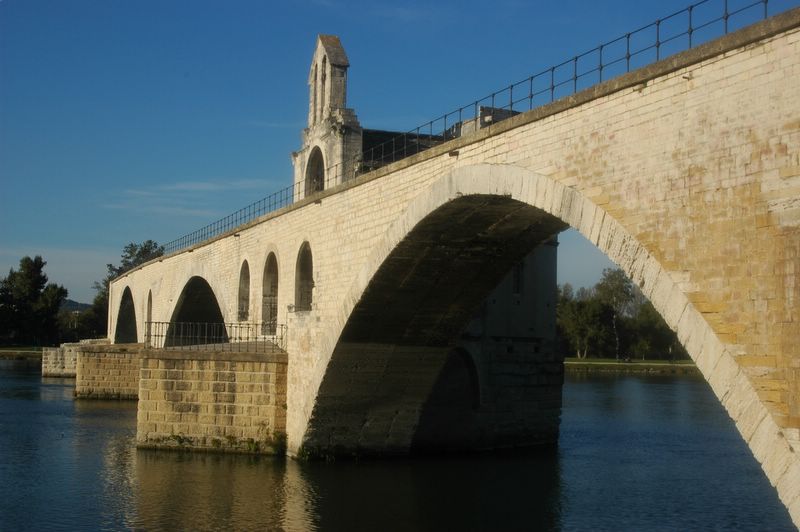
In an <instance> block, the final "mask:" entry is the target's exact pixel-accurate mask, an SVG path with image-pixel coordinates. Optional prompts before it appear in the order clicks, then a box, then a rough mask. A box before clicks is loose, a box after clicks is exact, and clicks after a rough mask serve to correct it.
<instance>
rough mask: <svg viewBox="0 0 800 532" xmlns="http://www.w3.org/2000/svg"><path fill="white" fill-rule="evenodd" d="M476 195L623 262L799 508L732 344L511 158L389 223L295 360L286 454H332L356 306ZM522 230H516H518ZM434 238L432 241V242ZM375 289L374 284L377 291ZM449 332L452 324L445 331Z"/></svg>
mask: <svg viewBox="0 0 800 532" xmlns="http://www.w3.org/2000/svg"><path fill="white" fill-rule="evenodd" d="M470 198H473V199H475V200H476V201H481V199H482V198H483V199H485V201H486V204H487V205H489V206H499V207H502V208H500V211H499V212H500V213H501V214H502V216H511V219H509V220H507V221H508V222H509V223H514V221H515V220H514V215H513V213H512V211H515V210H517V211H519V213H520V214H521V215H523V216H520V217H519V219H520V220H521V219H524V218H525V216H524V214H525V213H526V212H527V213H532V212H540V213H543V214H544V215H546V216H545V217H543V218H541V220H542V223H553V220H555V221H557V222H559V223H560V224H563V226H564V227H565V226H567V225H568V226H572V227H574V228H576V229H577V230H578V231H580V232H581V233H582V234H583V235H584V236H585V237H586V238H587V239H588V240H589V241H590V242H592V243H593V244H594V245H596V246H597V247H598V248H599V249H600V250H601V251H603V252H604V253H605V254H606V255H607V256H608V257H609V258H610V259H611V260H613V261H614V262H615V263H617V264H618V265H619V266H620V267H621V268H622V269H623V271H625V272H626V274H627V275H628V276H629V277H630V278H631V279H632V280H633V282H635V283H636V284H637V285H638V286H639V287H640V288H641V289H642V292H643V293H644V294H645V296H647V297H648V299H649V300H650V301H651V302H652V303H653V305H654V306H655V308H656V309H657V310H658V312H659V313H660V314H661V315H662V316H663V317H664V319H665V321H666V322H667V324H668V325H669V326H670V327H671V328H672V329H673V330H674V331H676V333H677V335H678V338H679V340H680V341H681V343H682V344H683V345H684V347H685V348H686V350H687V351H688V353H689V354H690V356H691V357H692V359H693V360H694V361H695V363H696V364H697V366H698V368H699V369H700V372H701V373H702V375H703V376H704V377H705V379H706V380H707V381H708V383H709V384H710V386H711V388H712V390H713V392H714V393H715V394H716V396H717V397H718V398H719V400H720V402H721V403H722V404H723V406H724V407H725V408H726V410H727V411H728V413H729V415H730V416H731V418H732V419H733V420H734V421H735V423H736V426H737V429H738V430H739V432H740V434H741V435H742V437H743V438H744V439H745V441H746V442H747V443H748V445H749V446H750V449H751V450H752V452H753V454H754V456H755V458H756V459H757V460H758V461H759V462H760V463H761V464H762V467H763V469H764V471H765V473H766V475H767V477H768V478H769V479H770V481H771V482H772V484H773V485H775V486H776V487H777V490H778V493H779V496H780V497H781V499H782V500H783V502H784V503H785V504H786V505H787V506H788V507H789V508H790V511H791V509H792V508H793V507H795V506H797V504H798V501H800V486H798V483H797V482H796V480H797V478H800V463H799V462H798V460H797V458H796V456H795V453H793V451H792V448H791V445H790V443H789V441H788V440H787V438H786V435H785V434H784V433H783V431H782V430H781V428H780V427H779V425H778V424H777V423H776V422H775V420H774V419H773V417H772V415H771V414H770V412H769V411H768V410H767V408H766V406H765V405H764V404H763V403H762V402H761V401H760V399H759V397H758V395H757V393H756V390H755V388H754V387H753V385H752V383H751V381H750V379H749V378H748V376H747V374H746V373H745V372H744V371H743V369H742V368H741V367H740V366H739V365H738V364H737V362H736V360H735V359H734V356H733V354H732V353H731V351H730V349H729V347H728V346H727V345H725V344H724V343H723V342H722V341H720V339H719V337H718V336H717V334H716V333H715V331H714V329H713V328H712V327H711V325H710V324H709V323H708V322H707V321H706V319H705V318H704V316H703V314H702V313H701V312H700V311H698V310H697V309H696V308H695V307H694V305H693V304H692V303H691V302H690V301H689V299H688V297H687V295H686V294H685V293H684V292H683V291H682V289H681V286H680V285H679V284H678V283H677V282H676V281H675V280H674V279H673V278H672V277H671V275H670V273H669V272H668V271H667V270H666V269H665V268H663V267H662V265H661V264H659V262H658V260H656V258H655V257H654V256H653V255H652V254H651V253H650V252H649V251H648V250H647V248H646V247H645V246H644V245H643V244H642V243H641V242H639V241H637V239H636V238H635V237H634V236H633V235H632V234H631V233H630V232H629V231H628V230H626V228H625V227H623V226H622V225H621V224H620V223H619V222H618V221H617V220H616V219H615V218H614V217H613V216H612V215H611V214H610V213H609V212H606V211H605V210H604V209H603V207H602V206H600V205H597V204H595V203H594V202H592V201H591V200H589V199H588V198H587V197H586V196H584V195H583V194H582V193H581V192H579V191H578V190H576V189H574V188H570V187H568V186H565V185H563V184H562V183H559V182H557V181H555V180H553V179H551V178H549V177H546V176H543V175H540V174H537V173H535V172H532V171H530V170H527V169H524V168H520V167H515V166H507V165H490V164H479V165H474V166H465V167H460V168H456V169H454V170H452V171H450V172H448V173H447V174H445V175H443V176H442V177H441V178H439V179H437V180H435V181H434V182H433V183H432V184H431V185H430V186H428V187H427V188H425V189H424V190H421V191H420V193H419V195H418V196H417V197H416V199H415V200H413V201H412V202H411V203H410V204H409V205H408V207H407V208H406V209H405V211H404V213H403V214H402V215H401V216H400V217H399V218H398V219H396V220H395V222H393V223H392V224H391V225H390V226H389V228H388V230H387V231H386V233H385V235H384V237H383V238H382V240H381V241H380V242H379V243H378V244H377V245H376V246H375V247H374V248H373V250H372V253H371V255H370V256H369V257H368V258H367V260H366V261H365V262H364V263H363V266H362V267H361V268H360V271H359V273H358V275H357V276H356V277H355V280H354V282H353V284H352V285H351V287H350V289H349V291H348V295H347V296H346V297H345V298H344V299H343V302H342V304H341V307H340V310H339V312H338V313H337V315H336V316H335V323H334V324H332V325H331V327H330V329H329V331H330V332H329V334H328V335H327V336H325V337H322V338H320V339H319V340H320V341H319V342H318V344H317V345H316V349H315V351H316V352H317V353H318V354H319V355H320V356H321V360H320V361H319V362H317V363H316V364H314V365H313V367H310V368H309V367H299V366H295V368H292V367H291V366H290V376H289V379H290V381H291V380H292V378H293V377H292V374H291V373H292V371H293V370H294V371H303V372H304V377H305V379H307V381H306V382H308V386H307V387H306V388H305V390H300V387H297V388H296V389H294V390H292V389H290V395H289V398H288V400H289V406H290V408H289V412H290V413H291V414H290V418H289V419H288V420H287V433H288V434H287V435H288V449H289V452H290V453H299V452H303V451H305V450H307V448H306V446H307V445H309V444H312V445H313V444H314V442H318V441H322V440H326V441H327V442H329V447H330V449H331V451H334V452H335V450H336V437H337V434H336V433H332V432H330V431H327V429H326V428H325V427H324V424H325V423H328V422H330V421H332V420H330V419H326V416H327V411H326V409H327V405H326V404H325V403H326V401H328V400H329V399H331V398H332V396H330V395H329V392H330V390H333V389H334V388H335V387H337V386H339V389H341V386H343V383H346V382H347V379H348V377H349V376H352V370H353V369H354V368H355V370H357V368H358V365H357V360H353V359H350V360H348V359H347V357H346V356H345V357H342V359H341V360H338V359H337V354H336V353H337V349H338V348H339V346H340V345H341V344H342V342H343V341H347V340H348V338H350V337H352V336H351V335H355V336H358V335H359V334H361V335H362V336H361V337H363V338H369V336H368V335H369V334H372V333H371V332H370V331H363V332H359V331H358V330H357V329H356V330H355V332H354V331H353V330H352V329H351V328H349V326H348V324H349V323H350V321H351V319H352V317H353V316H354V315H357V314H358V313H359V308H358V307H359V305H361V304H362V299H363V298H364V297H365V295H368V294H367V292H368V290H370V284H371V283H372V282H373V280H374V279H375V277H376V274H378V273H379V272H380V270H381V268H382V267H383V266H384V264H385V263H386V261H387V260H388V259H392V254H393V252H394V251H395V250H396V249H397V248H398V246H401V245H402V243H403V241H404V239H405V238H406V237H407V235H409V234H410V233H411V232H412V231H413V230H414V229H415V228H416V227H417V226H418V224H419V223H420V222H422V221H423V220H424V219H425V218H426V217H427V216H429V215H431V214H432V213H436V212H437V211H439V210H440V209H442V208H444V209H447V208H448V205H459V204H462V203H461V202H465V201H466V202H468V201H469V200H470ZM503 209H505V210H503ZM530 209H533V210H530ZM548 217H549V218H548ZM503 220H504V221H505V220H506V219H505V218H503ZM548 220H549V222H547V221H548ZM517 221H519V220H517ZM545 232H546V231H545ZM556 232H557V231H556ZM523 233H524V232H523V231H520V234H523ZM435 237H436V235H431V238H435ZM529 243H530V242H529ZM435 244H436V243H435V242H434V241H433V240H432V242H431V245H435ZM512 254H513V253H509V255H512ZM375 288H376V287H374V286H373V288H372V290H374V289H375ZM456 321H457V320H454V321H453V323H455V322H456ZM444 325H446V324H444ZM445 329H446V327H445V328H443V329H441V330H445ZM389 333H391V334H389V335H388V336H387V338H394V339H401V340H402V338H403V336H402V334H401V333H402V331H393V332H392V331H389ZM436 333H437V331H433V334H432V335H431V338H435V337H436ZM392 335H393V336H392ZM442 343H443V345H442V348H445V347H446V345H444V344H446V342H442ZM341 368H349V369H346V371H350V372H351V374H350V375H345V374H342V373H340V372H337V370H339V369H341ZM332 370H334V371H332ZM432 374H435V372H434V373H432ZM328 387H330V388H328ZM343 393H346V392H343ZM338 400H341V397H340V398H338ZM416 421H417V420H415V419H408V420H397V419H395V420H392V423H393V424H397V425H399V424H403V423H405V424H406V425H407V426H413V425H414V423H416ZM336 422H337V423H339V426H342V425H346V424H347V423H363V416H360V415H356V416H352V419H347V418H346V416H339V417H338V418H337V419H336ZM365 428H366V427H365ZM391 436H392V435H391V434H390V435H388V437H387V445H388V444H389V443H391ZM394 436H397V434H395V435H394ZM404 437H405V436H401V437H400V439H401V440H403V438H404ZM395 443H398V446H399V447H403V446H407V445H408V443H409V442H408V441H406V440H404V441H400V442H395Z"/></svg>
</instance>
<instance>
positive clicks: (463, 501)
mask: <svg viewBox="0 0 800 532" xmlns="http://www.w3.org/2000/svg"><path fill="white" fill-rule="evenodd" d="M72 391H73V381H72V380H70V379H50V378H42V377H41V376H40V375H39V373H38V368H35V367H34V368H31V367H30V366H27V367H26V366H25V365H21V364H19V363H13V362H0V480H2V482H0V530H121V529H136V530H174V529H182V530H275V529H283V530H544V529H552V530H558V529H563V530H706V529H710V530H765V531H766V530H769V531H777V530H794V527H793V526H792V524H791V521H790V520H789V516H788V513H787V512H786V510H785V509H784V507H783V506H782V505H781V504H780V502H779V501H778V498H777V495H776V493H775V491H774V489H773V488H772V487H770V485H769V482H768V481H767V479H766V477H765V476H764V475H763V473H762V472H761V469H760V468H759V466H758V464H757V463H756V462H755V460H754V459H753V458H752V456H751V455H750V453H749V451H748V449H747V447H746V445H745V444H744V443H743V442H742V441H741V439H740V438H739V436H738V433H737V432H736V430H735V428H734V427H733V424H732V423H731V422H730V420H729V419H728V418H727V416H726V414H725V413H724V411H723V410H722V408H721V407H720V406H719V404H718V403H717V401H716V399H715V398H714V396H713V395H712V393H711V391H710V390H709V389H708V386H707V385H706V384H705V382H703V381H702V380H700V379H696V378H691V377H684V376H681V377H643V376H590V377H580V378H578V377H568V378H567V383H566V385H565V387H564V411H563V416H562V426H561V441H560V445H559V450H558V451H557V452H553V453H545V454H542V453H539V454H530V453H525V454H513V455H503V456H494V457H489V456H480V457H476V456H455V457H448V458H438V459H415V460H410V459H409V460H399V461H397V460H395V461H362V462H336V463H311V464H307V463H297V462H294V461H290V460H289V461H287V460H284V459H279V458H264V457H260V458H259V457H247V456H228V455H212V454H191V453H174V452H159V451H137V450H136V449H135V447H134V445H133V441H134V436H135V424H136V406H135V402H107V401H85V400H84V401H74V400H73V399H72Z"/></svg>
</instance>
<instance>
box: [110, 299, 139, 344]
mask: <svg viewBox="0 0 800 532" xmlns="http://www.w3.org/2000/svg"><path fill="white" fill-rule="evenodd" d="M136 340H137V334H136V309H135V308H134V306H133V295H132V294H131V289H130V288H129V287H125V291H124V292H122V301H120V303H119V313H118V314H117V329H116V331H114V343H115V344H133V343H136Z"/></svg>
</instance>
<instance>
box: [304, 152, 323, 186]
mask: <svg viewBox="0 0 800 532" xmlns="http://www.w3.org/2000/svg"><path fill="white" fill-rule="evenodd" d="M324 188H325V161H324V159H323V158H322V150H320V149H319V148H316V147H315V148H314V149H313V150H312V151H311V157H309V158H308V165H307V167H306V196H310V195H311V194H313V193H315V192H320V191H322V190H323V189H324Z"/></svg>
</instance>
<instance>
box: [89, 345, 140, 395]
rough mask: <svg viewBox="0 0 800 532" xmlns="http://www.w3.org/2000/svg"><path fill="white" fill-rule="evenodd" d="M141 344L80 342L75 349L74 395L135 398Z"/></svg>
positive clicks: (137, 392) (137, 386) (137, 388)
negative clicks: (84, 343)
mask: <svg viewBox="0 0 800 532" xmlns="http://www.w3.org/2000/svg"><path fill="white" fill-rule="evenodd" d="M142 347H143V346H142V344H117V345H81V346H80V347H79V348H78V349H77V350H76V355H77V360H76V367H75V397H77V398H79V399H137V398H138V397H139V356H140V352H141V350H142Z"/></svg>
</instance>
